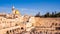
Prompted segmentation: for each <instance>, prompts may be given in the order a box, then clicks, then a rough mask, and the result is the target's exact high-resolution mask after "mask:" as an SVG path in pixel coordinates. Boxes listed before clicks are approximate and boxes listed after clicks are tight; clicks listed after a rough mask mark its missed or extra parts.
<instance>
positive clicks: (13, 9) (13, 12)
mask: <svg viewBox="0 0 60 34" xmlns="http://www.w3.org/2000/svg"><path fill="white" fill-rule="evenodd" d="M12 14H15V7H14V6H12Z"/></svg>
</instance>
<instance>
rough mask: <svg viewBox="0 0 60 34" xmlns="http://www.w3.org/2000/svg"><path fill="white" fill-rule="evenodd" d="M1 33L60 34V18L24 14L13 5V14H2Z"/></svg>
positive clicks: (0, 17) (0, 15) (0, 18)
mask: <svg viewBox="0 0 60 34" xmlns="http://www.w3.org/2000/svg"><path fill="white" fill-rule="evenodd" d="M0 34H60V18H40V17H34V16H28V15H24V16H22V15H21V14H20V12H19V11H18V10H16V9H15V8H14V6H13V7H12V14H0Z"/></svg>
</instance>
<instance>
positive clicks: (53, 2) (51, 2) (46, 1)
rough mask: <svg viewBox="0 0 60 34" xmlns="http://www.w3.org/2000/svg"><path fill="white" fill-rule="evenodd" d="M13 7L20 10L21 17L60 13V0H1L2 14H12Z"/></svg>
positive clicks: (0, 9)
mask: <svg viewBox="0 0 60 34" xmlns="http://www.w3.org/2000/svg"><path fill="white" fill-rule="evenodd" d="M12 6H14V7H15V9H17V10H19V12H20V14H21V15H25V14H28V15H36V14H37V13H38V12H40V14H41V15H44V14H45V13H47V12H50V13H51V12H54V11H57V12H60V0H0V13H11V12H12Z"/></svg>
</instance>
